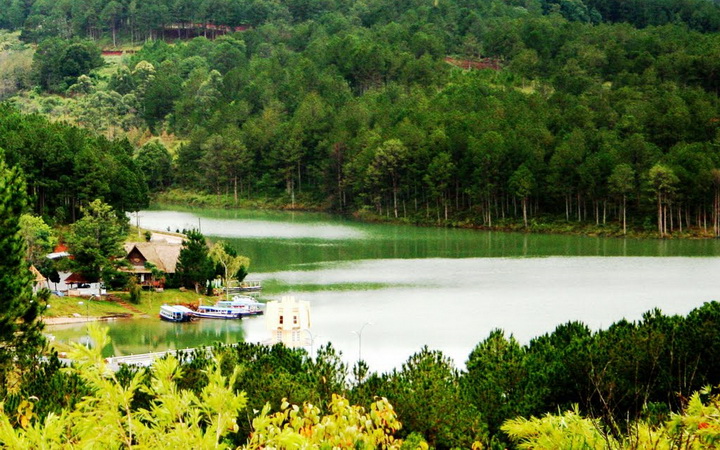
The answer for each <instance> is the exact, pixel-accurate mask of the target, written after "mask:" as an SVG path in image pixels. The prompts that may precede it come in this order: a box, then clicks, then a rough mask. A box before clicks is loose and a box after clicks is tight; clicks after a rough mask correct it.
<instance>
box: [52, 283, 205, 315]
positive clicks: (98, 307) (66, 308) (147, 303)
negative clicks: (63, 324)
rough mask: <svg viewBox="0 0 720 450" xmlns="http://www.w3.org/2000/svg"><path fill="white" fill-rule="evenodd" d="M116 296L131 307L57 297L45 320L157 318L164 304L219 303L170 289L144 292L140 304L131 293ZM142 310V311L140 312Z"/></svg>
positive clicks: (115, 293) (76, 298) (193, 293)
mask: <svg viewBox="0 0 720 450" xmlns="http://www.w3.org/2000/svg"><path fill="white" fill-rule="evenodd" d="M111 294H112V295H114V296H116V297H119V298H120V299H122V301H124V302H125V303H127V304H129V305H130V307H129V308H128V307H125V306H124V305H122V304H120V303H117V302H114V301H109V300H104V299H103V300H90V299H88V298H87V297H84V298H80V297H57V296H54V295H53V296H52V297H50V300H49V301H48V305H50V306H49V307H48V308H47V309H46V311H45V314H44V315H45V317H71V316H73V315H74V314H79V315H80V316H83V317H84V316H86V315H87V316H88V317H104V316H112V315H119V314H129V315H131V316H136V317H139V316H143V315H149V316H154V315H157V313H158V311H159V310H160V305H162V304H164V303H171V304H172V303H196V302H197V301H198V299H202V301H203V303H206V304H207V303H215V301H217V298H216V297H208V296H205V295H198V294H196V293H195V292H193V291H186V292H181V291H179V290H177V289H168V290H166V291H164V292H150V291H143V293H142V298H141V300H140V303H139V304H137V305H134V304H131V303H130V300H129V295H128V293H127V292H112V293H111ZM80 302H82V304H80ZM138 311H139V312H138Z"/></svg>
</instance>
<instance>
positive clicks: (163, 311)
mask: <svg viewBox="0 0 720 450" xmlns="http://www.w3.org/2000/svg"><path fill="white" fill-rule="evenodd" d="M194 313H195V311H193V310H192V309H190V308H187V307H185V306H182V305H162V306H161V307H160V318H161V319H162V320H167V321H168V322H190V321H191V320H192V318H193V314H194Z"/></svg>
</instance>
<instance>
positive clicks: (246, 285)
mask: <svg viewBox="0 0 720 450" xmlns="http://www.w3.org/2000/svg"><path fill="white" fill-rule="evenodd" d="M239 287H240V292H257V291H259V290H261V289H262V285H261V284H260V280H247V281H243V282H242V283H240V286H239Z"/></svg>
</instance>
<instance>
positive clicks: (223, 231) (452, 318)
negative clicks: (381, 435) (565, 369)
mask: <svg viewBox="0 0 720 450" xmlns="http://www.w3.org/2000/svg"><path fill="white" fill-rule="evenodd" d="M136 220H137V221H138V222H139V225H140V226H141V227H143V228H149V229H154V230H164V231H168V230H169V231H182V230H183V229H190V228H198V227H199V228H200V230H201V231H202V232H203V233H204V234H205V235H206V236H209V237H210V238H211V239H212V240H219V239H222V240H224V241H226V242H228V243H229V244H231V245H232V246H234V247H235V248H236V249H237V250H238V251H239V253H240V254H243V255H245V256H248V257H250V259H251V261H252V263H251V275H250V277H249V278H252V279H260V280H263V284H264V286H265V287H266V290H265V292H264V293H263V294H261V296H260V297H261V299H263V300H273V299H279V298H280V297H281V296H283V295H293V296H295V297H296V298H298V299H301V300H308V301H309V302H310V304H311V315H312V327H311V330H310V332H309V335H310V334H311V335H312V336H313V337H314V348H315V349H316V348H317V347H318V346H319V345H322V344H324V343H326V342H332V344H333V346H335V347H336V348H337V349H339V350H341V351H342V352H343V354H344V358H345V360H346V361H347V362H348V363H354V362H355V361H356V360H357V359H358V356H359V353H360V352H361V353H362V358H363V359H364V360H366V361H367V362H368V364H369V365H370V367H371V369H373V370H376V371H387V370H391V369H392V368H395V367H399V366H400V365H401V364H402V363H403V362H405V361H406V360H407V358H408V357H409V356H410V355H411V354H413V353H415V352H416V351H418V350H419V349H420V348H421V347H422V346H423V345H427V346H428V347H430V348H431V349H439V350H442V351H443V352H444V353H445V354H446V355H448V356H450V357H452V358H453V359H454V360H455V362H456V364H457V365H458V366H459V367H462V366H463V365H464V362H465V360H466V359H467V356H468V355H469V353H470V351H471V350H472V349H473V347H474V346H475V345H476V344H477V343H479V342H480V341H481V340H483V339H485V338H486V337H487V336H488V334H489V333H490V331H491V330H492V329H494V328H501V329H504V330H505V331H506V332H507V333H508V334H513V335H514V336H515V337H516V338H517V339H518V340H519V341H520V342H521V343H527V342H528V341H529V340H530V339H531V338H533V337H535V336H538V335H541V334H544V333H547V332H551V331H552V330H553V329H555V327H556V326H557V325H559V324H562V323H565V322H567V321H570V320H580V321H582V322H584V323H586V324H588V325H589V326H590V327H591V328H592V329H599V328H603V327H607V326H608V325H610V324H611V323H613V322H615V321H617V320H620V319H622V318H626V319H628V320H638V319H640V318H641V316H642V314H643V313H644V312H646V311H648V310H651V309H653V308H656V307H657V308H660V309H661V310H662V311H663V312H664V313H666V314H686V313H687V312H689V311H690V310H692V309H693V308H696V307H698V306H700V305H702V304H703V303H704V302H707V301H710V300H716V299H718V298H720V295H718V292H720V277H718V273H720V258H717V256H718V254H720V253H719V252H720V241H718V240H676V241H674V240H665V241H661V240H633V239H617V238H592V237H581V236H561V235H534V234H523V233H501V232H485V231H474V230H457V229H443V228H421V227H414V226H403V225H386V224H366V223H360V222H356V221H352V220H347V219H344V218H339V217H334V216H329V215H323V214H313V213H297V212H267V211H245V210H243V211H235V210H213V209H191V208H178V207H173V208H172V209H164V208H163V209H161V208H159V209H154V210H149V211H141V212H140V213H139V217H135V216H134V215H133V217H132V221H133V222H135V221H136ZM201 322H202V323H199V324H197V323H196V324H166V323H161V322H160V321H159V320H157V319H155V318H153V319H147V320H133V321H116V322H114V323H112V324H111V331H110V333H111V337H112V338H113V340H114V341H116V343H115V349H114V351H115V352H116V354H127V353H138V352H143V351H151V350H161V349H163V348H167V347H169V348H182V347H192V346H197V345H202V344H210V343H212V342H215V341H221V342H226V343H230V342H234V341H237V340H241V339H246V340H248V341H254V342H262V341H264V340H266V339H267V338H268V337H269V333H268V332H267V331H266V329H265V321H264V320H263V318H252V319H249V320H243V321H242V322H233V323H231V324H229V323H227V322H226V321H208V320H205V321H201ZM363 326H364V328H363ZM83 329H84V327H82V326H66V327H65V328H64V329H62V330H55V329H53V330H52V333H53V334H55V335H56V336H57V337H58V338H59V339H65V340H66V339H79V338H80V337H81V336H82V334H83ZM361 330H362V332H361V340H360V339H359V338H358V332H360V331H361ZM353 332H355V333H353ZM308 350H311V349H310V348H309V349H308Z"/></svg>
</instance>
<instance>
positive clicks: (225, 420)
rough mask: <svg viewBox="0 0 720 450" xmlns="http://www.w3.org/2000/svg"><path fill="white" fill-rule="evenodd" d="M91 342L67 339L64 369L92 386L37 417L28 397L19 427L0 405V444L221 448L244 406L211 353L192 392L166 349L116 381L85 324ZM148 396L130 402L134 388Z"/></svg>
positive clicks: (96, 335) (101, 336)
mask: <svg viewBox="0 0 720 450" xmlns="http://www.w3.org/2000/svg"><path fill="white" fill-rule="evenodd" d="M89 334H90V338H91V340H92V342H94V343H95V345H94V346H92V347H90V346H88V347H85V346H82V345H75V348H74V351H73V352H72V357H73V358H74V359H75V361H76V365H75V366H74V367H73V368H70V369H67V370H68V371H72V372H76V373H77V374H78V375H79V376H80V377H81V378H83V380H84V381H85V382H86V383H87V385H88V386H89V387H90V388H91V389H92V391H93V394H92V395H89V396H87V397H85V398H83V400H82V401H80V402H79V403H78V404H77V405H75V409H74V410H73V411H63V412H62V414H60V415H54V414H50V415H49V416H48V417H47V418H46V419H45V420H44V421H43V422H41V423H38V422H36V421H35V420H34V415H33V414H32V411H33V406H32V403H28V402H27V401H25V402H22V403H21V405H20V408H19V409H18V420H19V421H20V425H21V426H20V427H13V426H12V423H11V421H10V418H9V416H8V415H7V414H6V413H5V412H4V411H0V445H2V446H4V447H7V448H22V449H27V448H88V449H93V448H97V449H105V448H118V447H123V448H130V447H132V448H145V449H162V448H167V449H174V450H177V449H180V448H198V449H204V448H224V447H226V445H225V444H224V443H223V442H222V439H223V437H224V436H225V435H226V434H227V433H228V432H230V431H234V430H236V427H237V425H236V418H237V415H238V413H239V412H240V411H241V410H242V409H243V408H244V407H245V404H246V399H245V395H244V394H243V393H236V392H235V390H234V389H233V388H232V386H233V385H234V382H235V378H236V374H233V375H232V376H231V377H230V378H229V379H228V378H227V377H224V376H223V375H222V373H221V371H220V368H219V364H218V363H217V361H214V362H213V363H212V364H211V365H210V367H209V368H208V384H207V386H206V387H205V388H204V389H203V390H202V392H201V393H200V395H196V394H195V393H193V392H191V391H187V390H181V389H178V387H177V385H176V382H177V380H178V379H180V378H181V377H182V370H181V369H180V366H179V364H178V361H177V360H176V359H175V358H174V357H172V356H170V357H168V358H166V359H163V360H160V361H156V362H155V364H154V365H153V368H152V371H151V373H152V377H151V379H150V380H149V382H147V383H144V382H143V379H144V377H145V373H144V372H143V371H138V372H136V373H135V375H134V376H133V377H132V379H130V381H129V382H125V383H120V382H119V381H118V379H117V378H116V376H115V373H114V372H112V371H110V370H108V368H107V365H106V364H105V361H104V360H103V358H102V355H101V349H102V348H103V347H104V346H105V345H106V344H107V343H109V339H108V337H107V330H106V329H102V328H100V327H97V326H94V325H93V326H90V327H89ZM140 391H141V392H143V393H144V394H146V395H147V396H149V397H150V398H151V401H150V408H149V409H139V410H137V409H135V408H133V406H132V402H133V400H134V398H135V395H136V394H137V393H138V392H140Z"/></svg>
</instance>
